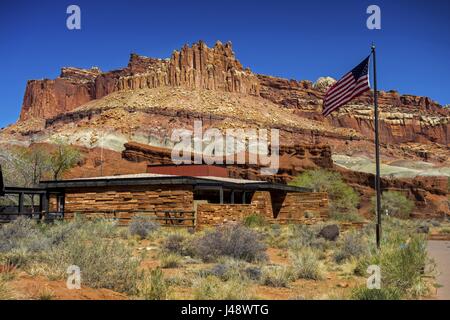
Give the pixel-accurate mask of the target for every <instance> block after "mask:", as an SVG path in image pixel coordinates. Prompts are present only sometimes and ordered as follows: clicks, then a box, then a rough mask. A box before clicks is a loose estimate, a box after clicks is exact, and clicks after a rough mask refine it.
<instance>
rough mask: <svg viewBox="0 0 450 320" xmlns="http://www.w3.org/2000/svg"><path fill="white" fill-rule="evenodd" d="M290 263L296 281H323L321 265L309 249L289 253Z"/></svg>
mask: <svg viewBox="0 0 450 320" xmlns="http://www.w3.org/2000/svg"><path fill="white" fill-rule="evenodd" d="M291 261H292V266H293V269H294V272H295V276H296V278H297V279H298V278H300V279H311V280H320V279H323V271H322V270H323V266H322V263H321V262H320V261H319V258H318V255H317V253H316V252H315V251H314V250H312V249H311V248H303V249H301V250H299V251H295V252H291Z"/></svg>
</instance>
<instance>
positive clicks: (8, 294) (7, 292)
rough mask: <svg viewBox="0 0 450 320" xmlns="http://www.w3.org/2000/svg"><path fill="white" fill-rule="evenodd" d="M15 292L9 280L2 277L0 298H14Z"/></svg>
mask: <svg viewBox="0 0 450 320" xmlns="http://www.w3.org/2000/svg"><path fill="white" fill-rule="evenodd" d="M13 298H14V297H13V294H12V291H11V289H10V288H9V286H8V284H7V282H6V281H5V280H4V279H2V278H0V300H12V299H13Z"/></svg>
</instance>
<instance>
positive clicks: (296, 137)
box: [0, 41, 450, 200]
mask: <svg viewBox="0 0 450 320" xmlns="http://www.w3.org/2000/svg"><path fill="white" fill-rule="evenodd" d="M334 81H335V80H334V79H332V78H329V77H322V78H320V79H318V80H317V81H316V82H315V83H313V82H311V81H309V80H289V79H283V78H279V77H274V76H268V75H261V74H256V73H254V72H252V71H251V70H250V69H249V68H245V67H244V66H242V64H241V63H240V62H239V60H238V59H237V58H236V55H235V53H234V51H233V48H232V45H231V43H230V42H228V43H225V44H223V43H221V42H217V43H216V44H215V45H214V46H213V47H211V48H210V47H208V46H207V45H206V43H204V42H202V41H199V42H198V43H194V44H193V45H191V46H188V45H185V46H184V47H183V48H181V49H180V50H175V51H173V53H172V54H171V56H170V57H169V58H167V59H157V58H149V57H145V56H141V55H137V54H134V53H133V54H131V55H130V59H129V61H128V65H127V66H126V67H124V68H123V69H119V70H113V71H107V72H103V71H101V70H100V69H99V68H96V67H93V68H91V69H80V68H74V67H65V68H62V70H61V74H60V76H59V77H58V78H56V79H53V80H51V79H43V80H30V81H28V83H27V86H26V90H25V94H24V99H23V104H22V110H21V113H20V117H19V120H18V121H17V123H15V124H13V125H10V126H8V127H6V128H4V129H2V130H1V131H0V143H3V144H20V145H29V144H30V143H36V142H44V143H45V142H51V141H52V140H53V139H55V138H63V139H66V140H67V141H69V142H70V143H74V144H76V145H80V146H82V147H83V148H88V149H94V148H97V147H103V148H106V149H109V150H111V152H114V151H115V152H122V151H123V150H124V149H125V146H124V145H125V143H128V142H137V143H140V144H144V145H148V146H150V147H152V146H153V147H163V148H170V147H171V146H172V145H173V143H172V142H171V141H170V136H171V132H172V130H173V129H179V128H186V129H192V128H193V122H194V120H202V121H203V124H204V127H205V129H206V128H209V127H214V128H219V129H227V128H264V129H270V128H276V129H279V130H280V140H281V144H282V146H283V148H284V149H283V150H285V151H286V150H294V149H295V148H294V146H298V145H302V146H303V148H304V149H305V150H316V149H317V146H320V148H325V149H327V148H328V149H327V150H330V153H327V156H326V159H325V158H324V159H322V160H318V159H317V158H316V156H314V157H309V158H308V157H306V158H304V157H303V156H301V155H300V156H299V155H298V154H297V153H296V152H298V150H297V151H292V152H290V153H289V152H285V153H284V154H283V157H284V158H283V165H284V166H285V169H286V168H288V169H286V170H285V172H284V174H286V175H288V176H289V175H293V174H296V173H298V172H301V170H302V169H305V168H311V167H317V166H319V167H320V166H321V165H317V163H321V162H322V163H327V164H326V165H323V166H322V167H329V166H330V161H331V160H330V159H331V153H332V154H333V155H335V156H338V157H337V158H336V159H340V161H338V162H336V163H335V165H334V166H339V167H341V166H342V167H345V168H346V169H350V170H351V169H352V166H354V167H357V166H356V165H354V164H352V161H346V162H345V163H344V165H342V164H343V160H342V159H348V158H349V159H359V158H361V157H362V158H363V159H366V158H367V159H369V161H370V159H373V132H374V130H373V128H374V126H373V125H374V123H373V106H372V105H373V98H372V93H370V92H368V93H366V94H364V95H362V96H360V97H359V98H357V99H355V100H353V101H352V102H351V103H350V104H348V105H346V106H344V107H342V108H340V110H339V111H338V112H335V113H333V114H332V115H331V116H330V117H327V118H324V117H323V116H322V115H321V111H322V103H323V102H322V99H323V96H324V93H325V92H326V90H327V88H328V87H329V86H330V85H332V84H333V83H334ZM379 104H380V133H381V147H382V148H381V151H382V160H383V163H384V164H385V165H386V166H387V165H389V164H390V163H395V167H397V166H398V165H399V164H400V166H401V165H404V166H409V165H410V163H427V164H429V166H430V171H429V172H443V175H446V172H448V171H447V168H449V167H450V160H449V153H450V152H449V147H450V141H449V127H450V121H449V120H450V110H449V108H446V107H443V106H441V105H440V104H438V103H437V102H435V101H433V100H432V99H430V98H428V97H418V96H414V95H401V94H399V93H398V92H396V91H389V92H383V91H381V92H380V94H379ZM308 145H310V146H311V147H307V146H308ZM292 148H294V149H292ZM325 149H324V150H325ZM131 153H132V151H129V152H128V155H130V154H131ZM124 154H127V153H126V152H125V153H124ZM339 156H340V158H339ZM302 157H303V158H302ZM319 157H320V155H319ZM289 159H291V160H289ZM299 159H300V160H301V161H300V160H299ZM405 160H407V161H408V164H406V162H405ZM289 161H291V162H292V163H290V162H289ZM392 167H394V166H390V167H389V168H390V169H391V171H389V172H387V171H386V175H391V176H393V177H394V178H395V177H399V176H401V175H402V171H401V170H398V172H392ZM114 168H115V169H114V170H115V171H117V172H116V173H121V172H119V171H121V169H120V168H119V167H114ZM346 169H342V170H343V172H347V171H345V170H346ZM363 171H364V172H366V171H367V170H363ZM77 172H78V174H79V175H83V174H84V173H83V172H82V171H80V170H79V171H77ZM86 172H89V174H91V172H92V174H94V173H95V170H94V169H92V170H91V169H89V170H86ZM108 172H109V171H108ZM408 172H409V173H410V172H415V171H411V170H409V171H408ZM417 172H418V174H420V175H427V174H426V172H427V169H424V170H417ZM113 173H114V172H113ZM362 174H363V173H361V175H362ZM364 174H367V173H364ZM347 175H348V174H347ZM360 177H361V176H360ZM364 177H365V176H364ZM408 177H409V178H411V177H410V176H408ZM285 178H286V177H284V178H283V179H285ZM348 179H349V181H350V180H351V179H354V177H353V178H351V175H350V176H349V178H348ZM285 180H286V179H285ZM287 180H288V179H287ZM352 181H353V180H352ZM359 183H361V184H362V185H365V186H367V187H368V188H370V185H369V183H367V178H362V179H360V181H359ZM387 185H388V184H387ZM411 188H413V187H411ZM429 189H430V188H429ZM427 190H428V189H427ZM430 190H434V189H433V188H431V189H430ZM362 192H363V191H362ZM427 192H431V191H427ZM413 193H414V192H413ZM416 194H417V192H416ZM438 196H439V197H445V196H442V195H441V194H440V195H438ZM422 198H424V197H422ZM441 200H442V199H441Z"/></svg>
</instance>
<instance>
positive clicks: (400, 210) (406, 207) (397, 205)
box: [372, 191, 414, 219]
mask: <svg viewBox="0 0 450 320" xmlns="http://www.w3.org/2000/svg"><path fill="white" fill-rule="evenodd" d="M375 207H376V197H372V211H373V212H376V210H375ZM413 209H414V201H412V200H409V199H408V198H407V197H406V196H405V195H404V194H403V193H401V192H397V191H385V192H383V194H382V196H381V212H382V213H383V214H384V213H385V212H386V211H387V212H388V213H389V215H390V216H392V217H395V218H402V219H406V218H408V217H409V216H410V214H411V212H412V210H413Z"/></svg>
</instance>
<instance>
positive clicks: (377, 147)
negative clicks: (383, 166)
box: [372, 44, 381, 249]
mask: <svg viewBox="0 0 450 320" xmlns="http://www.w3.org/2000/svg"><path fill="white" fill-rule="evenodd" d="M372 57H373V89H374V90H373V102H374V107H375V110H374V113H375V121H374V122H375V161H376V174H375V188H376V191H377V207H376V210H377V228H376V234H377V235H376V236H377V248H378V249H380V242H381V182H380V139H379V135H378V91H377V59H376V51H375V45H374V44H372Z"/></svg>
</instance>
